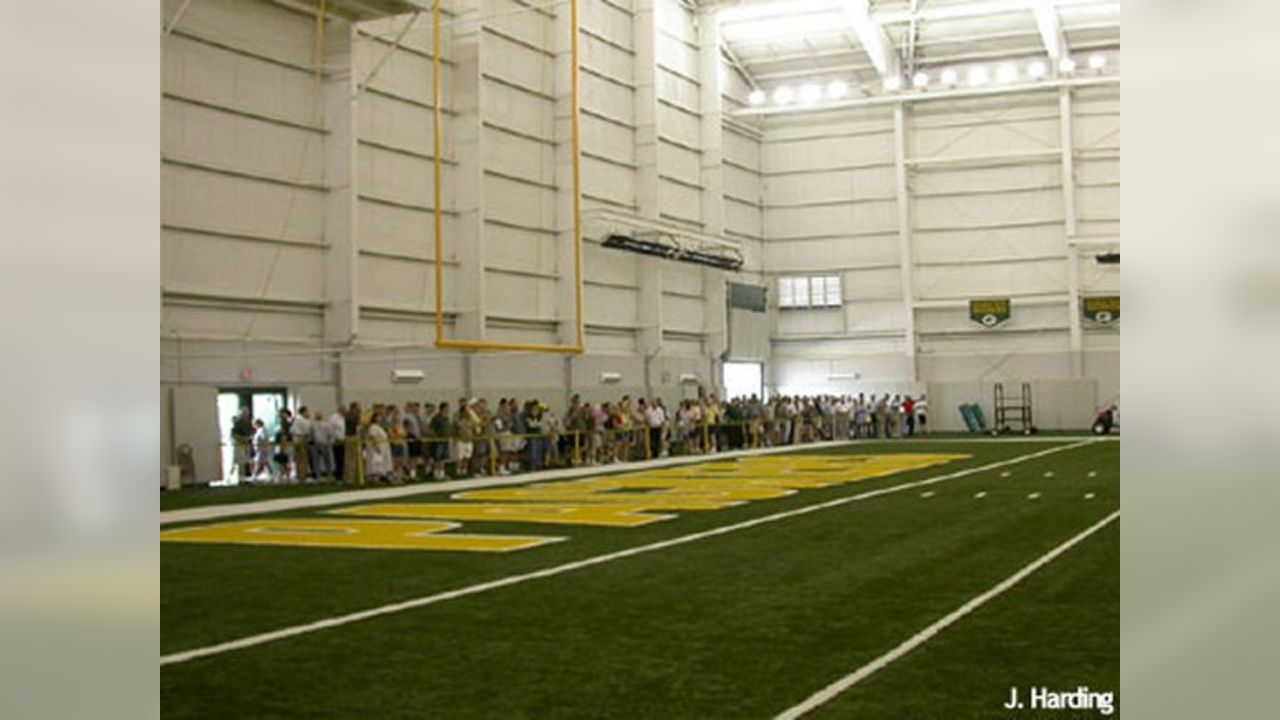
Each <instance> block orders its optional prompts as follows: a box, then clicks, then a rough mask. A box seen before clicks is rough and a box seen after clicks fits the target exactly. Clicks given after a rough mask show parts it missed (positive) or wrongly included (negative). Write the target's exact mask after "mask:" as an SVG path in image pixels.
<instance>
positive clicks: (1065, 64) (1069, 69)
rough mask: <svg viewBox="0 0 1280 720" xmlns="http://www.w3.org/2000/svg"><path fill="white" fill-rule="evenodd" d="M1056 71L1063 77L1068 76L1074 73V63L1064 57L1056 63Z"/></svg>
mask: <svg viewBox="0 0 1280 720" xmlns="http://www.w3.org/2000/svg"><path fill="white" fill-rule="evenodd" d="M1058 70H1060V71H1061V72H1062V74H1063V75H1070V74H1071V73H1073V72H1075V71H1076V61H1075V60H1073V59H1071V58H1069V57H1064V58H1062V61H1061V62H1059V63H1058Z"/></svg>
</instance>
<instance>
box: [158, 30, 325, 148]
mask: <svg viewBox="0 0 1280 720" xmlns="http://www.w3.org/2000/svg"><path fill="white" fill-rule="evenodd" d="M163 58H164V59H163V62H162V63H161V86H162V88H163V90H164V92H166V93H171V94H174V95H178V96H180V97H185V98H190V99H193V100H198V101H200V102H204V103H208V104H210V105H217V106H220V107H229V108H235V109H237V110H240V111H244V112H252V113H256V114H260V115H264V116H266V117H270V118H275V119H280V120H285V121H288V122H292V123H297V124H301V125H309V126H316V125H317V124H318V118H319V114H318V111H317V104H316V95H315V79H314V77H313V75H312V74H311V73H309V72H307V71H305V70H297V69H294V68H291V67H284V66H281V65H277V64H275V63H272V62H268V61H266V60H261V59H258V58H255V57H251V56H248V55H244V54H241V53H237V52H235V51H233V50H228V49H226V48H221V47H214V46H212V45H207V44H204V43H201V42H198V41H195V40H191V39H189V38H186V37H183V36H181V35H177V34H175V35H170V36H169V38H168V39H167V40H165V43H164V53H163Z"/></svg>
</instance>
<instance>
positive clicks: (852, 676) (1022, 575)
mask: <svg viewBox="0 0 1280 720" xmlns="http://www.w3.org/2000/svg"><path fill="white" fill-rule="evenodd" d="M1119 518H1120V511H1119V510H1116V511H1115V512H1113V513H1111V514H1110V515H1108V516H1106V517H1105V518H1103V519H1102V520H1099V521H1098V522H1096V523H1094V524H1093V525H1090V526H1089V527H1088V528H1086V529H1085V530H1084V531H1083V532H1081V533H1080V534H1078V535H1076V536H1075V537H1073V538H1071V539H1070V540H1068V541H1066V542H1064V543H1062V544H1061V545H1059V546H1058V547H1056V548H1054V549H1052V550H1050V551H1049V552H1047V553H1045V554H1044V555H1041V556H1040V557H1039V558H1036V559H1035V560H1034V561H1032V562H1031V564H1029V565H1027V566H1026V567H1024V568H1022V569H1021V570H1019V571H1018V572H1016V573H1014V574H1013V575H1010V576H1009V577H1008V578H1005V579H1004V580H1002V581H1001V582H1000V583H999V584H997V585H996V586H995V587H992V588H991V589H990V590H987V591H986V592H984V593H982V594H981V595H979V596H977V597H975V598H973V599H972V600H970V601H969V602H967V603H965V604H964V605H961V606H960V607H958V608H956V609H955V610H953V611H952V612H951V613H950V614H948V615H947V616H946V617H944V618H942V619H941V620H938V621H937V622H935V623H933V624H932V625H930V626H929V627H927V628H925V629H923V630H921V631H920V632H918V633H916V634H915V635H913V636H911V637H910V638H909V639H907V640H906V641H905V642H903V643H902V644H901V645H899V646H898V647H896V648H894V649H892V650H890V651H889V652H887V653H885V654H883V655H881V656H880V657H878V658H876V659H875V660H872V661H871V662H869V663H867V664H866V665H863V666H862V667H860V668H858V669H857V670H855V671H853V672H851V673H849V674H848V675H845V676H844V677H842V678H840V679H839V680H837V681H835V682H833V683H831V684H830V685H828V686H826V687H825V688H823V689H821V690H819V691H818V692H816V693H814V694H813V695H810V696H809V698H808V699H806V700H805V701H804V702H802V703H800V704H799V705H795V706H793V707H791V708H789V709H787V710H786V711H784V712H782V713H780V714H779V715H778V716H777V720H795V719H796V718H799V717H802V716H804V715H806V714H807V713H809V712H812V711H813V710H816V709H818V708H819V707H822V706H823V705H825V704H826V703H828V702H830V701H831V700H832V699H834V698H835V697H836V696H838V695H840V694H841V693H843V692H844V691H846V690H848V689H849V688H851V687H853V686H854V685H857V684H858V683H860V682H862V681H863V680H866V679H867V678H869V677H871V676H872V675H874V674H875V673H876V672H877V671H879V670H883V669H884V668H885V667H886V666H888V665H889V664H890V663H892V662H893V661H895V660H897V659H899V658H901V657H902V656H904V655H906V654H907V653H910V652H911V651H912V650H915V649H916V648H918V647H920V646H921V645H923V644H925V643H927V642H929V641H930V640H932V639H933V637H934V636H936V635H937V634H938V633H940V632H942V631H943V630H945V629H947V628H948V627H950V626H951V625H954V624H955V623H957V622H959V621H960V620H961V619H963V618H964V617H965V616H966V615H968V614H969V613H971V612H973V611H974V610H977V609H978V608H980V607H982V606H983V605H985V604H986V603H988V602H990V601H991V600H993V599H994V598H997V597H999V596H1000V595H1002V594H1004V593H1005V592H1006V591H1008V590H1009V589H1010V588H1012V587H1013V586H1015V585H1017V584H1018V583H1020V582H1022V581H1023V580H1025V579H1027V578H1028V577H1029V576H1031V574H1032V573H1034V572H1035V571H1037V570H1039V569H1040V568H1042V567H1044V566H1045V565H1048V564H1049V563H1051V562H1053V561H1054V559H1056V558H1057V557H1058V556H1060V555H1062V554H1063V553H1065V552H1067V551H1068V550H1070V549H1071V548H1073V547H1075V546H1076V545H1078V544H1080V543H1081V542H1083V541H1084V540H1085V538H1088V537H1089V536H1090V535H1093V534H1094V533H1096V532H1098V531H1099V530H1101V529H1103V528H1105V527H1106V526H1108V525H1110V524H1111V523H1113V522H1115V521H1116V520H1118V519H1119Z"/></svg>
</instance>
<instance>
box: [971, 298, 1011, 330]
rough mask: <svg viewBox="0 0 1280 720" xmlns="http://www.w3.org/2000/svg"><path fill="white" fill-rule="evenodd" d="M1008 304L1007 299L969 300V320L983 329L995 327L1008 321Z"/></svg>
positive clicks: (1009, 313)
mask: <svg viewBox="0 0 1280 720" xmlns="http://www.w3.org/2000/svg"><path fill="white" fill-rule="evenodd" d="M1010 304H1011V303H1010V301H1009V299H1008V298H1004V299H988V300H970V301H969V319H970V320H972V321H974V322H976V323H978V324H980V325H982V326H983V327H989V328H993V327H997V326H999V325H1001V324H1002V323H1004V322H1005V321H1007V320H1008V319H1009V316H1010V315H1011V312H1010V310H1009V308H1010Z"/></svg>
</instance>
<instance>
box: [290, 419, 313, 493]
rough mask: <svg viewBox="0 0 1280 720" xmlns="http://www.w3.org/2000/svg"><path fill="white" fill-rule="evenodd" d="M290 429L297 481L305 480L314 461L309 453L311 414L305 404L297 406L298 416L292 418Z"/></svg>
mask: <svg viewBox="0 0 1280 720" xmlns="http://www.w3.org/2000/svg"><path fill="white" fill-rule="evenodd" d="M290 429H291V430H292V431H293V456H294V458H295V460H294V463H295V466H296V468H297V471H298V482H307V480H309V479H310V478H311V476H312V475H313V473H312V469H313V468H314V467H315V461H314V458H313V456H312V454H311V453H312V452H313V450H312V443H311V414H310V412H309V411H308V410H307V407H306V406H305V405H304V406H302V407H300V408H298V416H297V417H295V418H294V419H293V425H291V426H290Z"/></svg>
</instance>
